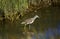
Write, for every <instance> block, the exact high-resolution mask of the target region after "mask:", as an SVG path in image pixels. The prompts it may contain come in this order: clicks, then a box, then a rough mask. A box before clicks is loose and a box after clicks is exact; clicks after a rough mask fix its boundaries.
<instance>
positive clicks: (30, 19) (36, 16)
mask: <svg viewBox="0 0 60 39" xmlns="http://www.w3.org/2000/svg"><path fill="white" fill-rule="evenodd" d="M36 18H39V16H38V15H35V16H34V17H33V18H29V19H26V20H24V21H23V22H22V23H21V24H24V25H25V26H24V30H25V29H26V25H28V24H29V25H30V24H32V23H33V22H34V21H35V19H36ZM29 29H30V26H29Z"/></svg>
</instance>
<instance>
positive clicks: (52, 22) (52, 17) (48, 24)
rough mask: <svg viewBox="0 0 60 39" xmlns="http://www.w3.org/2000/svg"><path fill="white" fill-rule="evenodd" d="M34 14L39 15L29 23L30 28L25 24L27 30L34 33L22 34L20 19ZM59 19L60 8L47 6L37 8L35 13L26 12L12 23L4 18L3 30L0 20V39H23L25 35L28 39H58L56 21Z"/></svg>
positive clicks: (59, 37) (58, 32)
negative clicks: (38, 17)
mask: <svg viewBox="0 0 60 39" xmlns="http://www.w3.org/2000/svg"><path fill="white" fill-rule="evenodd" d="M36 14H37V15H39V16H40V19H36V20H35V22H34V23H33V24H31V25H30V26H31V30H28V26H29V25H27V31H28V32H33V33H34V34H33V33H29V34H30V35H29V34H27V33H26V34H27V35H26V34H23V33H22V32H24V29H23V27H24V25H21V24H20V23H21V21H22V20H25V19H27V18H30V17H33V16H34V15H36ZM59 20H60V8H58V7H48V8H42V9H40V10H37V12H35V13H34V12H32V13H28V14H27V15H25V16H24V17H22V19H20V20H18V21H14V23H11V22H10V21H9V20H6V21H5V25H4V26H5V27H4V31H2V29H3V28H2V26H3V24H2V22H1V21H0V32H1V33H0V39H25V38H27V37H29V38H30V39H37V38H38V39H60V35H59V34H60V29H59V28H56V27H57V26H58V25H57V23H58V21H59ZM59 26H60V25H59ZM41 32H42V33H41ZM25 36H26V37H25ZM55 37H56V38H55Z"/></svg>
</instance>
